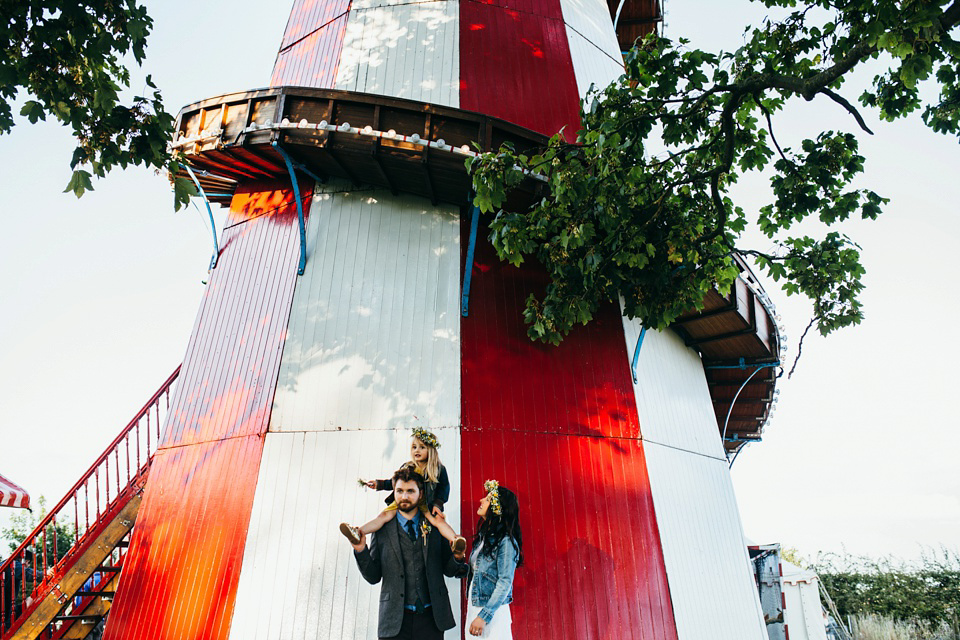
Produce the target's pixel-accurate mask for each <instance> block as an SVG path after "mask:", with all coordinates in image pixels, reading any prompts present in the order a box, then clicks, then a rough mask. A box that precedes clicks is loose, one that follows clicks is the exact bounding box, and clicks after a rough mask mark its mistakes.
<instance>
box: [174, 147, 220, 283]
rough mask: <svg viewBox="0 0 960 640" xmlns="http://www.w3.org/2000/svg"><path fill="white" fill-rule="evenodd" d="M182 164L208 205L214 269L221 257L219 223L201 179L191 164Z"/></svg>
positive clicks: (211, 259) (212, 267) (211, 263)
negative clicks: (198, 178) (218, 240)
mask: <svg viewBox="0 0 960 640" xmlns="http://www.w3.org/2000/svg"><path fill="white" fill-rule="evenodd" d="M180 166H181V167H183V168H184V169H186V170H187V173H189V174H190V178H191V179H192V180H193V184H195V185H197V191H199V192H200V196H201V197H202V198H203V204H205V205H207V215H209V216H210V231H211V232H213V257H212V258H210V269H211V270H213V269H215V268H216V266H217V260H219V259H220V245H219V243H217V224H216V223H215V222H214V221H213V211H211V210H210V201H209V200H207V194H206V193H204V191H203V187H201V186H200V181H199V180H197V176H196V174H194V173H193V169H191V168H190V165H188V164H182V163H181V165H180Z"/></svg>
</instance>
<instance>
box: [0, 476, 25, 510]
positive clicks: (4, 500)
mask: <svg viewBox="0 0 960 640" xmlns="http://www.w3.org/2000/svg"><path fill="white" fill-rule="evenodd" d="M0 507H15V508H18V509H29V508H30V494H28V493H27V492H26V491H25V490H24V489H23V488H22V487H20V486H19V485H16V484H14V483H12V482H10V481H9V480H7V479H6V478H4V477H3V476H0Z"/></svg>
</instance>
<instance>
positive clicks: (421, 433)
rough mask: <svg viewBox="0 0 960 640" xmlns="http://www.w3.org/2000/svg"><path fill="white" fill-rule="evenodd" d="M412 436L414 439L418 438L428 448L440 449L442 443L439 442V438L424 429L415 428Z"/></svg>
mask: <svg viewBox="0 0 960 640" xmlns="http://www.w3.org/2000/svg"><path fill="white" fill-rule="evenodd" d="M410 435H412V436H413V437H414V438H416V439H417V440H419V441H420V442H422V443H423V444H425V445H427V446H428V447H433V448H434V449H439V448H440V441H439V440H437V436H435V435H433V434H432V433H430V432H429V431H427V430H426V429H423V428H421V427H414V428H413V433H412V434H410Z"/></svg>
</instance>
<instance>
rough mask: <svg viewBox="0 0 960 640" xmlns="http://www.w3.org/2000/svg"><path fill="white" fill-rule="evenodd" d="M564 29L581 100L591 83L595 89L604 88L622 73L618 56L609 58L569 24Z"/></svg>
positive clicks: (621, 64) (621, 65)
mask: <svg viewBox="0 0 960 640" xmlns="http://www.w3.org/2000/svg"><path fill="white" fill-rule="evenodd" d="M566 30H567V43H568V44H569V45H570V58H571V59H572V61H573V72H574V74H575V75H576V76H577V90H578V91H579V92H580V99H581V100H582V99H583V98H584V97H585V96H586V95H587V91H588V90H589V89H590V86H591V85H594V87H595V88H596V89H604V88H606V86H607V85H609V84H610V83H611V82H613V81H614V80H616V79H617V78H619V77H620V76H621V75H623V63H622V62H621V60H620V58H616V59H614V58H611V57H610V56H608V55H607V54H606V53H604V52H603V51H601V50H600V49H598V48H597V47H596V46H595V45H594V44H593V43H591V42H590V41H588V40H587V39H586V38H584V37H583V36H582V35H580V33H579V32H577V31H576V30H575V29H573V28H571V27H570V26H569V25H567V27H566Z"/></svg>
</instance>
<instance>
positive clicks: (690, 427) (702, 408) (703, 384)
mask: <svg viewBox="0 0 960 640" xmlns="http://www.w3.org/2000/svg"><path fill="white" fill-rule="evenodd" d="M641 327H642V324H641V322H640V321H639V320H630V319H629V318H627V317H624V318H623V333H624V337H625V338H626V341H627V357H628V358H630V362H631V363H632V362H633V355H634V351H635V350H636V348H637V338H638V337H639V335H640V330H641ZM636 372H637V375H636V380H637V381H636V382H635V383H634V385H633V393H634V397H635V398H636V401H637V414H638V415H639V416H640V434H641V437H643V439H644V440H651V441H653V442H657V443H660V444H665V445H668V446H671V447H676V448H678V449H684V450H686V451H693V452H696V453H699V454H701V455H705V456H711V457H714V458H717V459H720V460H726V457H725V456H724V453H723V447H722V445H721V442H720V431H719V430H718V429H717V418H716V414H715V413H714V411H713V401H712V400H711V399H710V389H709V387H708V386H707V379H706V376H705V375H704V372H703V365H702V363H701V362H700V356H699V355H698V354H697V352H696V351H694V350H693V349H691V348H689V347H687V346H686V345H685V344H684V343H683V340H681V339H680V337H679V336H678V335H677V334H676V333H674V332H673V331H669V330H668V331H647V332H646V334H644V338H643V345H642V346H641V347H640V357H639V359H638V360H637V369H636Z"/></svg>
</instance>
